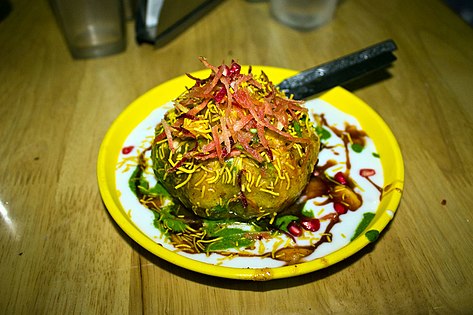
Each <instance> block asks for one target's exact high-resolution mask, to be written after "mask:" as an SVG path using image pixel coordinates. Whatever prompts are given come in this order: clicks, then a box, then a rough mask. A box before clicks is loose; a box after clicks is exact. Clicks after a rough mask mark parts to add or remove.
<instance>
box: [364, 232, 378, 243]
mask: <svg viewBox="0 0 473 315" xmlns="http://www.w3.org/2000/svg"><path fill="white" fill-rule="evenodd" d="M365 236H366V238H367V239H368V241H370V242H374V241H376V240H377V239H378V237H379V231H378V230H369V231H368V232H366V233H365Z"/></svg>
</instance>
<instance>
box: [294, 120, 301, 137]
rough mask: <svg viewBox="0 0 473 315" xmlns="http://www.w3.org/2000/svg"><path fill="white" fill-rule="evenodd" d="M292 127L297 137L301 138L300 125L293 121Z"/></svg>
mask: <svg viewBox="0 0 473 315" xmlns="http://www.w3.org/2000/svg"><path fill="white" fill-rule="evenodd" d="M293 126H294V130H295V131H296V133H297V136H298V137H302V130H301V125H300V124H299V122H298V121H297V120H294V123H293Z"/></svg>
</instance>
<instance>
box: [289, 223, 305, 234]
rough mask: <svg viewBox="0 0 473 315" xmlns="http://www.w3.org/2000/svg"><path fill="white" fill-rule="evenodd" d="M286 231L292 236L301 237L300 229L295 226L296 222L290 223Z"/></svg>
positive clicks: (297, 225)
mask: <svg viewBox="0 0 473 315" xmlns="http://www.w3.org/2000/svg"><path fill="white" fill-rule="evenodd" d="M287 231H288V232H289V233H290V234H291V235H293V236H301V235H302V229H301V227H300V226H299V224H297V222H296V221H292V222H291V223H289V224H288V225H287Z"/></svg>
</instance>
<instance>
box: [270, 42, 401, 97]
mask: <svg viewBox="0 0 473 315" xmlns="http://www.w3.org/2000/svg"><path fill="white" fill-rule="evenodd" d="M396 49H397V46H396V44H395V43H394V41H392V40H387V41H384V42H381V43H378V44H375V45H373V46H370V47H367V48H365V49H362V50H360V51H357V52H355V53H352V54H349V55H346V56H344V57H341V58H338V59H335V60H333V61H330V62H327V63H324V64H321V65H319V66H316V67H314V68H310V69H308V70H305V71H302V72H300V73H299V74H297V75H295V76H293V77H290V78H287V79H286V80H284V81H282V82H281V83H279V84H278V87H279V89H280V90H281V91H284V92H285V93H286V95H290V94H292V95H293V97H294V99H304V98H306V97H309V96H312V95H315V94H317V93H320V92H322V91H325V90H327V89H330V88H332V87H335V86H338V85H341V84H343V83H346V82H348V81H350V80H352V79H354V78H357V77H360V76H362V75H365V74H367V73H369V72H372V71H374V70H378V69H381V68H384V67H386V66H388V65H390V64H391V63H392V62H393V61H395V60H396V56H394V55H393V54H392V52H393V51H394V50H396Z"/></svg>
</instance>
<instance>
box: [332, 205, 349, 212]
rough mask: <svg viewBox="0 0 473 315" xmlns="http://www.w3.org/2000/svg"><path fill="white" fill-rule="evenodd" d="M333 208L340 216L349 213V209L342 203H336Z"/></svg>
mask: <svg viewBox="0 0 473 315" xmlns="http://www.w3.org/2000/svg"><path fill="white" fill-rule="evenodd" d="M333 208H334V209H335V211H336V212H337V213H338V214H345V213H347V211H348V208H347V207H346V206H345V205H344V204H343V203H340V202H334V203H333Z"/></svg>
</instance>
